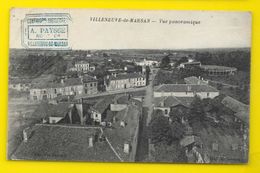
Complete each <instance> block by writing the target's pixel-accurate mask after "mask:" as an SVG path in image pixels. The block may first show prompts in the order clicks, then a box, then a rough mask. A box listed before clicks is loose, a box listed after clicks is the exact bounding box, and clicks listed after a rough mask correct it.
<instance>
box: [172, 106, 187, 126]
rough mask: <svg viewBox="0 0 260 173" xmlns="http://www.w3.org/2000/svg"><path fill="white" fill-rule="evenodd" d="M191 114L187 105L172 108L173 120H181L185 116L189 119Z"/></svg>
mask: <svg viewBox="0 0 260 173" xmlns="http://www.w3.org/2000/svg"><path fill="white" fill-rule="evenodd" d="M189 116H190V112H189V109H188V108H186V107H185V106H176V107H173V108H171V111H170V117H171V119H172V120H173V121H178V122H181V120H182V119H183V118H185V119H187V118H188V117H189Z"/></svg>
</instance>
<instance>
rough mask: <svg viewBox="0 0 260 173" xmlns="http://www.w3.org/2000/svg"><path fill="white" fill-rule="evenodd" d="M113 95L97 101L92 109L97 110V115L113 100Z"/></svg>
mask: <svg viewBox="0 0 260 173" xmlns="http://www.w3.org/2000/svg"><path fill="white" fill-rule="evenodd" d="M114 97H115V95H111V96H110V97H105V98H104V99H101V100H99V101H98V102H97V103H96V104H95V105H94V106H93V109H95V110H97V111H98V112H99V113H101V114H102V113H103V112H104V111H105V110H106V109H107V108H108V107H109V105H110V104H111V103H112V102H113V98H114Z"/></svg>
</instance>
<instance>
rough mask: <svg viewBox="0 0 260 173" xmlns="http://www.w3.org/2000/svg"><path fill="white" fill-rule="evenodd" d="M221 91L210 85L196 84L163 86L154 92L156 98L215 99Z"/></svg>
mask: <svg viewBox="0 0 260 173" xmlns="http://www.w3.org/2000/svg"><path fill="white" fill-rule="evenodd" d="M218 95H219V91H218V90H217V89H215V88H213V87H211V86H209V85H196V84H163V85H160V86H159V87H158V88H157V89H155V90H154V97H166V96H175V97H195V96H199V97H200V98H201V99H204V98H215V97H216V96H218Z"/></svg>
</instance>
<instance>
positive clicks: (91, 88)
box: [82, 76, 98, 95]
mask: <svg viewBox="0 0 260 173" xmlns="http://www.w3.org/2000/svg"><path fill="white" fill-rule="evenodd" d="M82 82H83V84H84V93H85V94H87V95H91V94H96V93H98V88H97V87H98V81H97V79H96V78H95V77H92V76H84V77H83V81H82Z"/></svg>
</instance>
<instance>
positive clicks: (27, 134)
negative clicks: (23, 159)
mask: <svg viewBox="0 0 260 173" xmlns="http://www.w3.org/2000/svg"><path fill="white" fill-rule="evenodd" d="M28 130H29V127H27V128H25V129H23V141H24V142H27V141H28V139H29V133H28Z"/></svg>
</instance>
